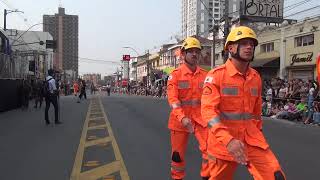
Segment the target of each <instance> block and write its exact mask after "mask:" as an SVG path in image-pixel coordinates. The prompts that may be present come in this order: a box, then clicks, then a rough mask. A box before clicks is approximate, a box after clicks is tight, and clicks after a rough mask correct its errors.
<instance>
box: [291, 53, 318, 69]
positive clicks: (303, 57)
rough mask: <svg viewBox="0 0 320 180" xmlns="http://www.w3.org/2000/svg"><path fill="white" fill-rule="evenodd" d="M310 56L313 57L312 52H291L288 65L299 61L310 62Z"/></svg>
mask: <svg viewBox="0 0 320 180" xmlns="http://www.w3.org/2000/svg"><path fill="white" fill-rule="evenodd" d="M312 57H313V52H308V53H301V54H293V55H292V58H291V63H290V65H291V66H292V65H293V64H294V63H300V62H311V61H312Z"/></svg>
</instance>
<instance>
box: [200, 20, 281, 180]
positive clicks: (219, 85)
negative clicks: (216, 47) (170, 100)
mask: <svg viewBox="0 0 320 180" xmlns="http://www.w3.org/2000/svg"><path fill="white" fill-rule="evenodd" d="M257 45H258V40H257V38H256V34H255V32H254V31H253V30H252V29H250V28H248V27H245V26H239V27H236V28H234V29H233V30H231V32H230V34H229V35H228V37H227V41H226V44H225V47H224V48H225V50H226V51H228V52H229V53H230V55H231V57H230V58H229V59H228V60H227V62H226V63H225V64H223V65H221V66H219V67H217V68H215V69H213V70H211V71H210V72H209V73H208V75H207V77H206V79H205V84H204V89H203V95H202V98H201V114H202V118H203V120H205V121H206V122H207V123H208V127H209V130H208V131H209V132H208V151H207V152H208V159H209V170H210V180H230V179H233V174H234V171H235V169H236V167H237V165H238V164H242V165H246V167H247V168H248V170H249V172H250V174H251V175H252V176H253V177H254V179H255V180H285V175H284V173H283V171H282V169H281V167H280V164H279V162H278V160H277V158H276V157H275V155H274V154H273V152H272V151H271V149H270V147H269V145H268V143H267V141H266V140H265V137H264V135H263V133H262V120H261V108H262V107H261V104H262V98H261V91H262V90H261V89H262V83H261V78H260V75H259V74H258V72H257V71H255V70H254V69H252V68H251V67H250V66H249V64H250V62H251V61H252V60H253V57H254V51H255V47H256V46H257Z"/></svg>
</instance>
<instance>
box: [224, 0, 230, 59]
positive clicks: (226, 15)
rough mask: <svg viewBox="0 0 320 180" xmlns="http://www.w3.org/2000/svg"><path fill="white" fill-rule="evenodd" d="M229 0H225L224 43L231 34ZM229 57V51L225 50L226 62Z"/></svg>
mask: <svg viewBox="0 0 320 180" xmlns="http://www.w3.org/2000/svg"><path fill="white" fill-rule="evenodd" d="M229 24H230V23H229V0H225V9H224V43H223V44H225V43H226V41H227V37H228V35H229ZM228 58H229V53H228V52H226V51H224V57H223V60H224V62H226V61H227V60H228Z"/></svg>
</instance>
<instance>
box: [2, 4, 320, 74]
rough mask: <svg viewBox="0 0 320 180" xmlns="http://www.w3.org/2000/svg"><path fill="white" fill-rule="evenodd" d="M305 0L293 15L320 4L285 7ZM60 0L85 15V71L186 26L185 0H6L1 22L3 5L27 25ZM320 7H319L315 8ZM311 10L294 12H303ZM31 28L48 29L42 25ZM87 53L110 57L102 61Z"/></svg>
mask: <svg viewBox="0 0 320 180" xmlns="http://www.w3.org/2000/svg"><path fill="white" fill-rule="evenodd" d="M298 2H303V3H302V5H301V6H299V8H295V9H292V10H290V11H288V9H285V14H286V15H289V14H292V13H294V12H297V11H301V10H303V9H307V8H310V7H315V6H317V5H320V1H319V0H305V1H303V0H285V7H286V6H289V5H292V4H295V3H298ZM59 4H61V5H62V7H64V8H65V10H66V14H71V15H78V16H79V57H80V59H79V73H80V74H84V73H100V74H102V75H103V76H104V75H108V74H112V73H113V72H115V70H116V68H117V67H118V66H119V65H118V64H116V63H108V61H109V62H110V61H116V62H119V63H120V60H121V58H122V55H123V54H130V55H131V56H136V55H137V54H136V53H135V52H134V51H133V50H130V49H125V48H123V47H125V46H130V47H132V48H134V49H135V50H136V51H137V52H138V53H139V54H144V52H145V51H146V50H152V49H154V48H155V47H160V46H161V45H162V44H165V43H169V42H172V41H173V40H172V39H174V38H173V37H174V36H175V35H177V34H180V32H181V0H90V1H85V0H0V9H1V10H0V27H1V28H3V9H5V8H6V9H18V10H21V11H24V13H23V14H22V13H11V14H9V15H7V28H8V29H19V30H27V29H28V28H29V27H30V26H32V25H34V24H37V23H41V22H42V16H43V15H44V14H48V15H54V14H55V13H57V12H58V7H59ZM315 13H318V14H319V8H318V9H314V10H313V11H310V13H309V14H310V15H312V14H315ZM302 16H308V14H306V13H302V14H299V15H297V16H291V17H288V18H301V17H302ZM31 30H33V31H37V30H38V31H42V25H37V26H34V27H33V28H32V29H31ZM81 58H89V59H97V60H103V61H106V62H105V63H97V62H94V61H88V60H84V59H81Z"/></svg>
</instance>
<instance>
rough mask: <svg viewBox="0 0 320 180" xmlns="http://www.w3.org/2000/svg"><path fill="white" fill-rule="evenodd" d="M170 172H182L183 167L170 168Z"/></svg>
mask: <svg viewBox="0 0 320 180" xmlns="http://www.w3.org/2000/svg"><path fill="white" fill-rule="evenodd" d="M171 170H174V171H178V172H184V167H177V166H171Z"/></svg>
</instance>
